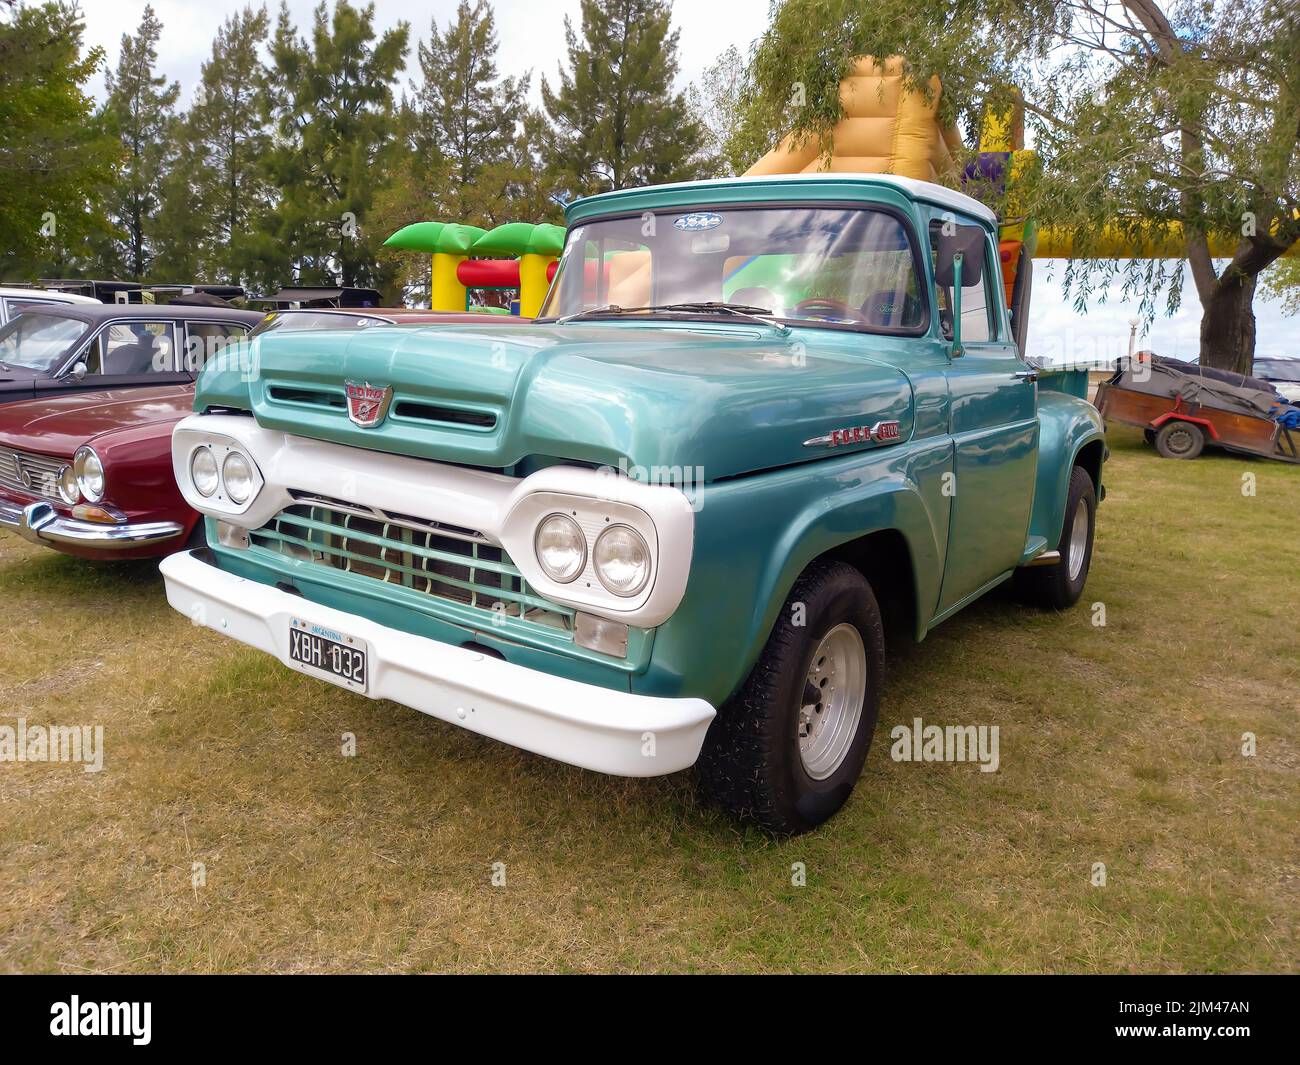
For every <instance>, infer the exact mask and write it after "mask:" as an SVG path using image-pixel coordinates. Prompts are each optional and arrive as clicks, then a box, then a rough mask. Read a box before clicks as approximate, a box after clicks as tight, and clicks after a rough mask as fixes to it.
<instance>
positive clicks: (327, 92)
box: [259, 0, 410, 288]
mask: <svg viewBox="0 0 1300 1065" xmlns="http://www.w3.org/2000/svg"><path fill="white" fill-rule="evenodd" d="M374 18H375V7H374V4H367V5H366V6H365V7H363V8H362V7H354V6H353V5H352V4H350V3H348V2H347V0H338V2H337V4H336V5H335V7H334V11H333V13H332V15H331V13H330V11H329V8H328V6H327V5H326V4H325V3H323V2H322V3H321V4H320V5H319V6H318V7H317V8H316V9H315V12H314V14H313V21H312V30H311V39H310V41H308V40H306V39H303V38H300V37H299V36H298V33H297V30H296V29H295V28H294V26H293V24H292V22H291V21H290V18H289V10H288V7H287V5H282V6H281V8H280V14H279V18H278V20H277V23H276V30H275V34H274V37H273V40H272V43H271V58H272V67H271V71H270V76H269V97H268V99H269V111H270V115H271V117H272V118H273V120H274V123H275V130H274V132H275V146H274V148H273V149H272V150H271V151H270V152H269V153H268V155H267V177H268V180H269V181H270V182H271V183H272V184H273V185H274V186H275V187H276V188H277V189H279V192H280V196H279V201H278V203H277V204H276V206H275V207H274V209H273V210H271V211H270V212H269V213H268V215H267V218H266V220H265V223H264V225H265V233H264V234H263V237H262V243H261V247H260V249H259V256H260V259H261V266H260V268H259V272H260V274H261V276H262V277H263V278H264V279H265V280H266V281H267V282H268V283H271V282H274V281H275V280H279V281H286V280H289V277H288V273H289V267H290V265H291V264H290V263H288V262H286V261H285V257H284V253H283V252H282V251H281V250H280V249H284V248H291V249H293V255H294V258H295V263H294V264H293V265H294V266H295V273H296V278H295V279H296V280H298V281H300V282H302V283H305V284H323V283H329V284H343V285H361V286H375V287H380V288H384V287H391V284H392V279H393V270H392V268H391V266H381V264H380V263H379V260H378V249H379V247H380V245H382V243H383V241H384V238H385V237H387V236H388V234H387V233H380V232H377V231H376V228H375V227H373V226H370V225H368V224H367V219H368V216H369V212H370V209H371V206H372V205H373V203H374V200H375V196H376V194H377V191H378V189H379V188H380V186H381V184H382V182H383V177H384V175H385V174H386V173H387V172H388V170H389V169H390V165H391V163H392V160H393V158H394V155H395V153H399V152H401V151H402V150H403V149H402V144H401V141H400V139H399V138H398V137H397V132H398V131H397V129H396V121H397V114H396V107H395V104H394V100H393V86H394V84H395V83H396V82H397V79H398V76H399V74H400V72H401V70H402V67H403V64H404V62H405V57H406V50H407V43H406V42H407V36H408V33H409V29H410V27H409V26H408V25H407V23H405V22H399V23H398V24H397V25H396V26H395V27H394V28H393V29H391V30H388V31H387V32H385V33H384V34H383V35H382V36H379V35H377V34H376V32H375V28H374ZM277 274H278V277H277V276H276V275H277Z"/></svg>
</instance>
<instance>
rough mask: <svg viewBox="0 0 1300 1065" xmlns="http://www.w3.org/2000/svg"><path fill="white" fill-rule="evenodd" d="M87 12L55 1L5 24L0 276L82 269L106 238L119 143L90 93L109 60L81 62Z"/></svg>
mask: <svg viewBox="0 0 1300 1065" xmlns="http://www.w3.org/2000/svg"><path fill="white" fill-rule="evenodd" d="M83 29H84V24H83V22H82V17H81V12H80V10H79V9H78V8H77V7H76V6H75V5H72V4H67V3H62V2H58V3H56V2H51V3H45V4H41V5H40V6H39V7H19V8H17V9H9V10H8V11H7V13H6V14H5V15H4V16H3V17H0V175H2V176H0V276H3V277H4V278H5V279H7V280H20V279H21V280H32V279H34V278H35V277H36V276H38V275H39V274H42V273H45V272H46V271H49V272H58V273H66V272H72V271H73V270H75V269H76V262H77V255H76V253H78V252H80V250H81V249H82V248H84V245H85V242H86V240H87V239H88V238H89V237H91V235H92V234H96V233H103V232H105V231H106V222H105V220H104V216H103V212H102V209H101V202H102V198H103V194H104V192H105V190H106V189H107V187H108V186H109V184H110V183H111V182H112V180H113V174H112V169H113V166H114V164H115V163H116V162H117V155H118V147H117V143H116V141H115V140H114V139H113V138H112V137H110V136H107V135H105V133H104V130H103V127H102V125H101V124H100V122H99V121H98V120H97V119H96V117H95V115H94V108H93V104H92V101H91V99H90V97H89V96H88V95H87V94H86V91H85V85H86V83H87V82H88V81H89V79H90V78H91V76H92V75H93V74H94V72H95V69H96V67H98V65H99V64H100V62H102V60H103V53H102V52H101V51H100V50H99V49H92V50H90V51H89V52H87V53H86V54H84V55H83V54H82V32H83Z"/></svg>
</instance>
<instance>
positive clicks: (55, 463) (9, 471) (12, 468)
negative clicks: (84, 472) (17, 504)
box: [0, 447, 68, 499]
mask: <svg viewBox="0 0 1300 1065" xmlns="http://www.w3.org/2000/svg"><path fill="white" fill-rule="evenodd" d="M66 465H68V461H67V460H66V459H56V458H52V457H51V456H49V455H33V454H31V453H30V452H27V451H14V450H13V449H12V448H7V447H0V484H2V485H4V486H5V487H6V488H16V489H18V491H20V492H32V493H35V494H36V495H39V496H44V497H45V498H46V499H58V498H59V471H60V470H62V469H63V467H64V466H66Z"/></svg>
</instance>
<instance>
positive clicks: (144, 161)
mask: <svg viewBox="0 0 1300 1065" xmlns="http://www.w3.org/2000/svg"><path fill="white" fill-rule="evenodd" d="M161 35H162V23H161V22H159V21H158V17H157V15H155V14H154V10H153V7H152V6H151V5H149V4H146V5H145V9H144V15H143V17H142V18H141V19H140V28H139V29H138V30H137V31H136V33H135V35H134V36H132V35H130V34H123V35H122V54H121V56H120V57H119V58H118V62H117V70H116V72H114V71H108V72H107V73H106V74H105V76H104V89H105V92H106V94H107V101H106V103H105V105H104V112H103V114H104V118H105V120H106V122H107V124H108V128H110V129H111V130H113V132H115V133H116V134H117V135H118V136H119V137H120V138H121V141H122V145H123V147H124V148H125V150H126V158H125V162H124V164H123V166H122V169H121V171H120V173H119V174H118V175H117V177H116V180H115V181H114V183H113V186H112V189H111V191H110V193H109V196H108V210H109V215H110V218H111V219H112V221H113V223H114V225H115V226H116V227H117V229H118V230H119V235H118V237H117V238H116V239H115V240H114V241H113V242H112V244H111V245H110V247H109V248H108V249H106V255H105V259H106V261H105V263H104V264H103V265H104V266H105V267H106V268H107V271H108V272H110V273H114V274H118V275H125V276H127V277H131V278H134V279H135V280H140V279H142V278H144V277H145V275H146V274H148V272H149V268H150V265H151V263H152V260H153V234H154V232H155V228H154V221H155V219H156V217H157V214H158V209H159V206H160V204H161V201H162V194H161V189H162V182H163V178H164V176H165V174H166V172H167V169H168V167H169V166H170V164H171V160H172V156H173V148H172V145H173V143H174V141H173V138H172V127H173V123H174V120H175V106H176V100H177V97H178V96H179V95H180V84H179V83H177V82H172V83H171V84H170V85H169V84H168V83H167V79H166V78H165V77H164V76H162V75H161V74H159V75H155V74H154V66H155V65H156V64H157V62H158V39H159V37H160V36H161Z"/></svg>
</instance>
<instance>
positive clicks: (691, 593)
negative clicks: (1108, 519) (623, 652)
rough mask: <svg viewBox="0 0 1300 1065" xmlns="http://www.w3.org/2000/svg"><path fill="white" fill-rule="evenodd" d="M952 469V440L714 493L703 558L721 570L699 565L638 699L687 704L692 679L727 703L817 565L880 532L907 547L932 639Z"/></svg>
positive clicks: (665, 628) (701, 525)
mask: <svg viewBox="0 0 1300 1065" xmlns="http://www.w3.org/2000/svg"><path fill="white" fill-rule="evenodd" d="M864 460H865V461H864ZM951 468H952V441H951V440H950V439H948V438H946V437H941V438H934V439H931V440H926V441H923V442H920V444H919V446H916V445H904V446H903V447H899V448H896V449H895V448H890V449H887V450H884V449H882V450H879V451H872V452H866V453H860V454H858V455H849V456H845V457H844V458H841V459H828V460H826V461H824V462H820V463H816V464H805V465H801V466H799V467H795V468H789V469H784V470H777V471H772V472H768V473H765V474H762V475H757V476H753V477H745V478H737V479H735V480H732V481H724V482H721V483H717V484H714V485H710V486H708V487H707V488H706V489H705V490H704V492H703V493H701V496H700V506H699V512H698V513H697V515H696V524H695V558H696V559H697V560H699V559H707V560H713V564H710V565H706V566H695V567H693V572H692V573H691V577H690V580H689V582H688V584H687V592H686V596H685V598H684V599H683V601H682V604H681V606H680V607H679V608H678V610H677V612H676V613H675V614H674V615H673V617H672V618H670V619H669V620H668V621H667V622H666V623H665V624H663V625H661V626H660V627H659V629H658V631H657V632H656V634H655V644H654V653H653V657H652V660H651V663H650V666H649V668H648V669H647V671H646V673H644V674H642V675H639V676H636V677H633V679H632V687H633V690H635V691H638V692H643V693H646V694H659V695H675V694H680V693H682V692H684V691H685V690H686V689H685V687H684V683H685V678H690V690H691V692H692V693H694V694H696V695H699V696H701V697H703V698H705V699H708V700H709V701H710V702H711V703H713V704H714V705H719V704H720V703H722V702H723V701H725V700H726V699H727V697H728V696H730V695H731V694H732V693H733V692H734V691H735V690H736V689H737V688H738V687H739V686H740V684H741V683H742V682H743V681H744V679H745V677H746V676H748V675H749V672H750V670H751V669H752V668H753V665H754V662H755V661H756V660H757V658H758V655H759V653H760V652H761V650H762V648H763V645H764V644H765V643H766V642H767V638H768V636H769V634H770V633H771V631H772V627H773V625H774V624H775V623H776V620H777V615H778V613H779V611H780V610H781V609H782V608H783V606H784V604H785V601H786V597H787V596H788V595H789V594H790V589H791V588H792V587H793V586H794V583H795V581H796V580H797V579H798V577H799V575H800V574H801V573H802V572H803V571H804V569H805V568H807V566H808V564H809V563H810V562H812V561H813V560H814V559H817V558H819V557H821V556H822V555H824V554H826V553H827V552H829V551H833V550H834V549H835V548H837V547H840V546H842V545H844V544H848V543H851V542H852V541H854V540H857V539H860V538H861V537H863V536H866V535H869V534H871V533H873V532H882V531H895V532H898V533H899V534H900V535H901V536H902V537H903V541H904V543H905V544H906V545H907V550H908V552H909V554H910V555H911V562H912V574H913V594H914V596H915V605H916V608H917V609H916V612H915V613H916V617H917V618H918V619H919V620H918V626H919V627H920V631H918V633H917V638H918V639H919V638H921V637H922V636H924V625H925V622H926V621H927V620H928V619H929V618H930V617H931V616H932V615H933V613H934V609H935V606H936V604H937V603H938V599H939V588H940V582H941V578H942V576H943V555H944V548H945V545H946V544H947V538H948V510H949V503H950V500H949V499H948V497H946V496H944V495H943V493H942V491H941V484H942V474H943V473H944V472H945V471H946V470H950V469H951ZM718 559H726V560H727V562H726V565H725V566H719V565H717V564H716V560H718Z"/></svg>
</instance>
